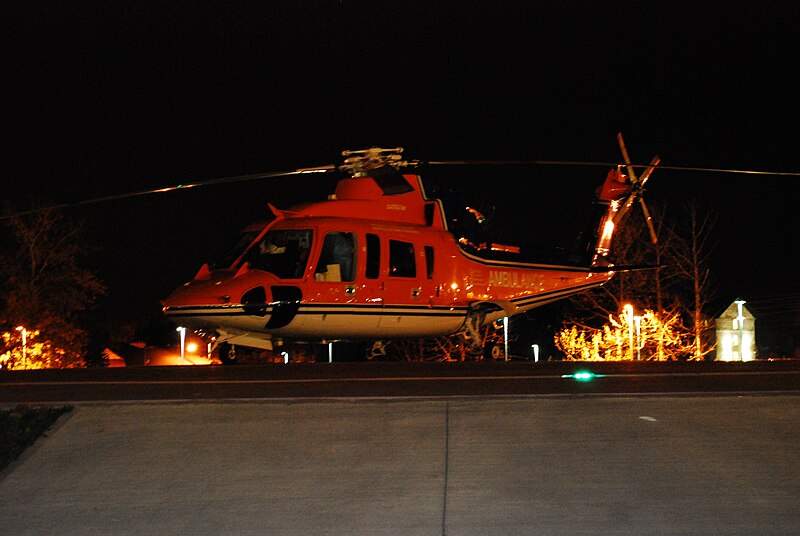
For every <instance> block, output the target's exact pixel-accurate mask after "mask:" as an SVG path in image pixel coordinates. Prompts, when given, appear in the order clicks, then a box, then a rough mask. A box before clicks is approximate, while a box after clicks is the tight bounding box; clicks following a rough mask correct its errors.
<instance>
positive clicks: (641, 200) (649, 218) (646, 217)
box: [639, 197, 658, 244]
mask: <svg viewBox="0 0 800 536" xmlns="http://www.w3.org/2000/svg"><path fill="white" fill-rule="evenodd" d="M639 204H640V205H642V212H643V213H644V220H645V221H646V222H647V230H648V231H650V240H652V241H653V244H657V243H658V235H657V234H656V228H655V226H653V217H652V216H651V215H650V210H649V209H648V208H647V203H645V202H644V198H643V197H640V198H639Z"/></svg>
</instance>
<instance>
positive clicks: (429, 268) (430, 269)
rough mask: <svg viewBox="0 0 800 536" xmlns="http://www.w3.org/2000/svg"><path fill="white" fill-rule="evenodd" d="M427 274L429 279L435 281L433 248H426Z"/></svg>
mask: <svg viewBox="0 0 800 536" xmlns="http://www.w3.org/2000/svg"><path fill="white" fill-rule="evenodd" d="M425 272H426V275H427V276H428V279H433V246H425Z"/></svg>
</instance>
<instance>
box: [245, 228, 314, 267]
mask: <svg viewBox="0 0 800 536" xmlns="http://www.w3.org/2000/svg"><path fill="white" fill-rule="evenodd" d="M311 238H312V234H311V231H310V230H305V229H286V230H272V231H269V232H268V233H267V234H266V235H264V238H262V239H261V240H260V241H259V242H258V243H257V244H256V245H255V246H253V247H252V248H251V249H250V251H249V252H248V253H247V256H246V257H245V259H246V260H247V261H249V262H250V267H251V268H252V269H254V270H264V271H265V272H270V273H272V274H274V275H276V276H277V277H278V278H280V279H300V278H302V277H303V273H304V272H305V268H306V264H307V263H308V254H309V252H310V251H311Z"/></svg>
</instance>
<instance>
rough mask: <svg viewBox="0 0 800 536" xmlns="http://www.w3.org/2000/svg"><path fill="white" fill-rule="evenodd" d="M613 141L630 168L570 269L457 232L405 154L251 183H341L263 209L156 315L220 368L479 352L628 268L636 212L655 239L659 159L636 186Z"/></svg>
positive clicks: (613, 182)
mask: <svg viewBox="0 0 800 536" xmlns="http://www.w3.org/2000/svg"><path fill="white" fill-rule="evenodd" d="M618 141H619V144H620V148H621V150H622V154H623V159H624V162H625V163H624V164H621V165H619V166H616V167H614V168H613V169H611V170H610V171H609V172H608V175H607V176H606V178H605V180H604V182H603V183H602V184H601V185H600V187H599V188H598V189H597V194H596V202H597V205H598V206H599V207H600V210H599V218H598V221H597V222H596V230H595V231H594V237H593V240H592V243H591V246H590V248H589V250H588V251H587V252H586V255H584V258H583V259H581V260H580V261H579V262H563V261H562V262H552V261H541V260H537V259H536V258H530V257H529V256H527V255H525V252H524V251H523V250H522V249H521V248H520V247H519V246H514V245H504V244H496V243H493V242H491V241H487V240H485V237H483V236H479V235H477V234H474V233H470V229H469V228H470V225H468V224H470V223H471V224H480V223H481V222H482V220H483V215H482V214H480V212H478V211H477V210H475V209H474V208H470V207H467V208H466V209H465V210H466V215H467V220H466V222H465V223H466V224H463V225H455V224H454V222H455V220H454V219H453V218H452V214H448V213H447V212H446V210H445V204H444V203H443V201H442V200H441V199H437V198H432V197H431V198H429V197H428V196H427V195H426V192H425V189H424V187H423V183H422V180H421V177H420V176H419V175H418V174H416V173H415V171H416V169H417V168H419V167H421V166H422V165H423V163H421V162H418V161H407V160H404V159H403V155H402V153H403V149H402V148H392V149H381V148H370V149H365V150H357V151H344V152H343V153H342V155H343V157H344V162H343V164H341V165H338V166H334V165H329V166H323V167H319V168H308V169H299V170H295V171H290V172H281V173H273V174H267V175H262V176H259V177H267V178H271V177H280V176H291V175H300V174H308V173H331V172H338V173H342V174H343V176H342V178H341V179H340V180H339V181H338V183H337V185H336V189H335V191H334V192H333V194H332V195H330V196H329V197H328V199H327V200H324V201H319V202H310V203H303V204H299V205H296V206H293V207H290V208H288V209H285V210H279V209H277V208H275V207H274V206H272V205H269V212H270V213H269V214H268V217H267V219H266V220H265V221H261V222H257V223H254V224H252V225H249V226H248V227H246V228H245V229H244V230H243V231H242V233H241V235H240V237H239V240H238V242H236V244H235V245H234V247H233V248H231V249H230V251H229V252H228V253H226V254H225V255H223V256H222V257H221V258H219V259H218V260H216V261H214V262H211V263H207V264H204V265H203V266H202V267H201V268H200V270H199V271H198V272H197V274H196V275H195V276H194V278H193V279H192V280H191V281H188V282H186V283H185V284H183V285H182V286H181V287H179V288H178V289H176V290H175V291H174V292H172V293H171V294H170V295H169V296H168V297H167V298H166V299H164V300H163V311H164V314H165V315H166V316H167V317H168V318H169V319H171V320H173V321H175V322H176V323H178V324H179V325H181V326H186V327H188V328H190V329H193V330H196V331H198V332H203V333H206V334H211V335H212V336H213V339H214V344H215V345H219V353H220V357H221V359H222V361H223V362H227V361H230V360H231V357H232V356H231V354H230V353H229V351H230V348H232V347H235V346H245V347H252V348H258V349H263V350H271V351H279V350H280V349H281V348H284V347H288V345H290V344H292V343H294V342H329V341H338V340H352V341H374V342H375V348H376V349H380V347H381V345H382V342H383V341H387V340H393V339H405V338H429V337H439V336H446V335H451V334H453V333H457V332H463V333H464V334H465V339H466V340H467V342H468V344H469V345H470V346H471V347H472V348H480V347H481V346H482V344H483V340H482V333H483V330H482V329H481V328H482V327H483V326H485V325H487V324H488V323H490V322H495V321H497V320H499V319H500V318H502V317H507V316H514V315H518V314H521V313H524V312H526V311H529V310H531V309H533V308H535V307H539V306H542V305H545V304H548V303H551V302H553V301H556V300H559V299H562V298H564V297H567V296H569V295H571V294H575V293H578V292H582V291H584V290H588V289H591V288H594V287H597V286H600V285H603V284H604V283H606V282H607V281H609V280H610V279H611V278H612V277H613V276H614V274H615V273H616V272H618V271H622V270H625V269H628V267H620V266H615V265H614V264H613V263H612V262H611V261H610V260H609V257H608V254H609V251H610V248H611V244H612V239H613V237H614V233H615V230H617V229H618V228H619V225H620V224H621V223H622V221H623V220H624V218H625V216H626V215H627V214H628V213H629V210H630V209H631V207H632V206H633V204H634V203H636V202H637V201H638V202H639V203H640V204H641V207H642V209H643V210H644V213H645V219H646V221H647V223H648V226H649V229H650V234H651V237H652V239H653V240H655V238H656V237H655V232H654V230H653V225H652V222H651V219H650V215H649V212H648V211H647V207H646V205H645V204H644V201H643V199H642V197H641V196H642V193H643V189H644V185H645V183H646V182H647V180H648V178H649V177H650V175H651V173H652V172H653V170H654V168H655V167H656V166H657V165H658V163H659V158H658V157H655V158H653V160H652V161H651V163H650V165H649V166H647V167H646V169H644V171H643V172H642V173H641V175H640V176H637V175H636V173H635V170H634V166H633V165H632V164H631V160H630V158H629V156H628V153H627V150H626V148H625V144H624V141H623V139H622V136H621V134H620V135H618ZM463 163H464V162H427V163H424V164H427V165H438V164H441V165H449V164H463ZM472 219H474V221H471V220H472ZM462 221H464V220H463V219H462ZM481 239H483V240H481Z"/></svg>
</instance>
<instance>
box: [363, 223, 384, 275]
mask: <svg viewBox="0 0 800 536" xmlns="http://www.w3.org/2000/svg"><path fill="white" fill-rule="evenodd" d="M380 267H381V239H380V238H379V237H378V235H374V234H370V233H367V273H366V275H367V279H377V278H378V273H379V271H380Z"/></svg>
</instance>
